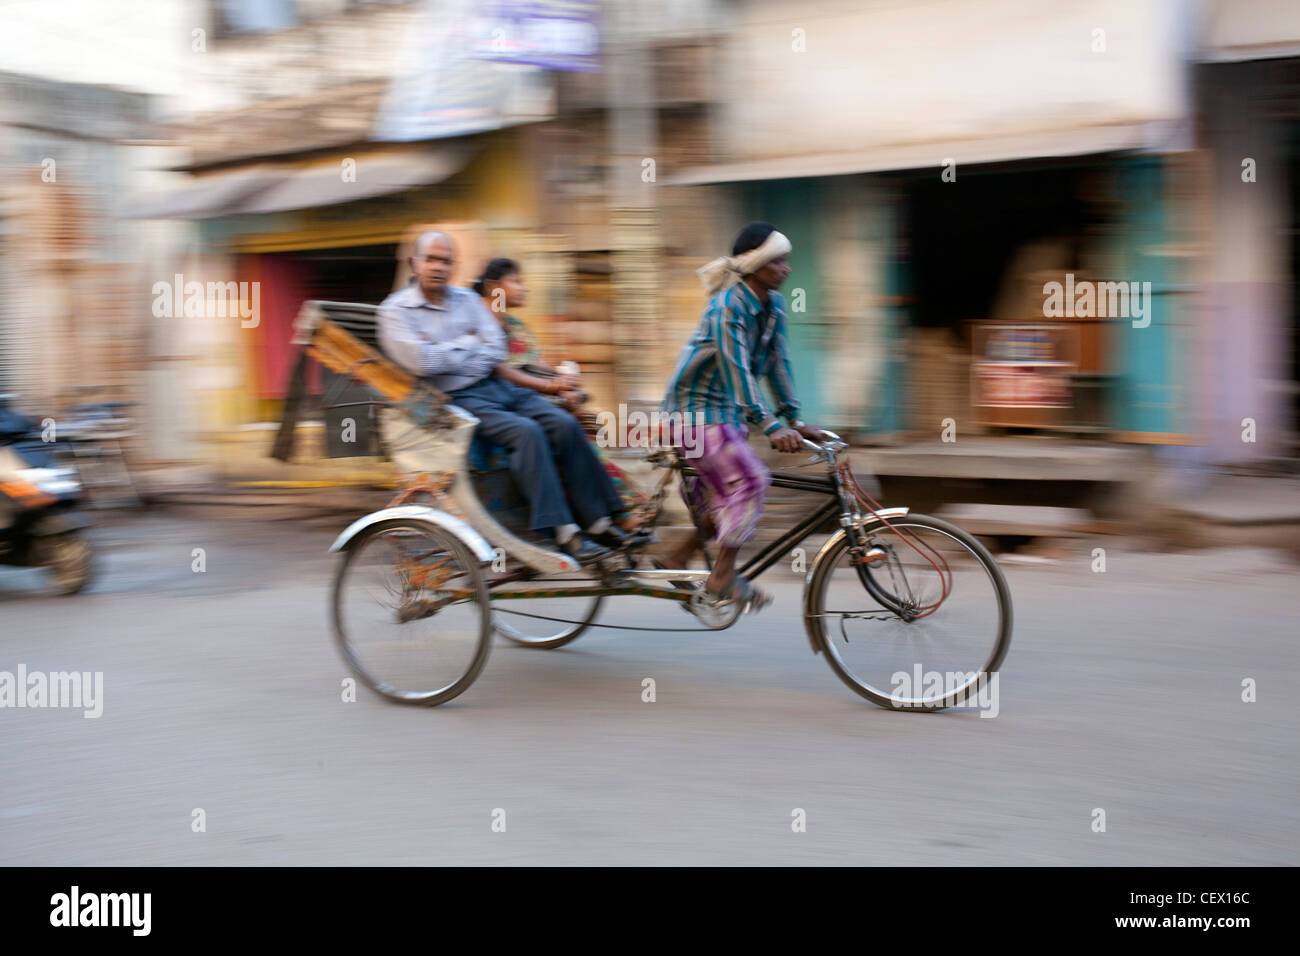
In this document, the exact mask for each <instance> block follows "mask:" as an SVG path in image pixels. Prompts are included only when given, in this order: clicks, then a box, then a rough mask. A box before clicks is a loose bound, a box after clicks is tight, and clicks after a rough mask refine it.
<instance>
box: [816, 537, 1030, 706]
mask: <svg viewBox="0 0 1300 956" xmlns="http://www.w3.org/2000/svg"><path fill="white" fill-rule="evenodd" d="M890 525H891V526H892V527H887V526H885V525H883V524H877V525H873V526H871V527H870V529H869V533H868V539H869V545H870V547H871V548H874V549H877V551H876V554H877V555H878V556H879V555H883V557H882V558H879V560H877V561H874V562H872V563H870V564H864V563H862V561H861V560H860V556H859V555H858V554H855V553H854V549H853V548H852V547H851V542H850V540H849V538H848V536H847V535H845V534H843V533H841V534H840V535H839V536H838V537H837V538H836V539H834V540H833V541H832V542H831V545H830V547H829V549H828V550H826V551H825V552H824V553H823V554H822V555H821V557H820V558H819V559H818V562H817V564H816V565H815V566H814V567H813V571H812V575H811V578H810V580H809V584H808V595H807V600H806V612H805V613H806V617H805V621H806V623H807V625H808V633H809V636H810V637H811V638H812V640H813V642H814V644H815V646H816V647H817V648H818V649H819V650H820V651H821V652H823V653H824V654H825V656H826V662H827V663H828V664H830V666H831V669H832V670H834V671H835V673H836V674H838V675H839V677H840V679H841V680H843V681H844V683H846V684H847V685H848V686H849V687H851V688H852V689H853V690H854V691H855V692H856V693H858V694H860V695H861V696H863V697H865V698H867V700H869V701H871V702H872V703H874V704H878V705H879V706H881V707H887V708H890V709H893V710H921V711H931V710H941V709H943V708H945V707H953V706H971V707H976V706H979V707H982V708H985V709H986V710H987V709H992V710H993V712H995V713H996V706H997V704H996V700H993V699H992V698H993V696H994V695H996V693H997V681H996V679H994V677H993V675H994V674H996V672H997V670H998V668H999V667H1000V666H1001V664H1002V661H1003V659H1004V658H1005V657H1006V654H1007V650H1008V649H1009V648H1010V646H1011V626H1012V611H1011V592H1010V590H1009V588H1008V587H1007V582H1006V578H1005V577H1004V576H1003V574H1002V570H1001V568H999V567H998V563H997V561H995V560H994V558H993V556H992V555H991V554H989V552H988V549H987V548H985V547H984V545H982V544H980V542H979V541H978V540H976V539H975V538H974V537H973V536H972V535H970V534H968V533H967V532H965V531H963V530H962V529H960V528H958V527H956V526H955V525H951V524H949V523H948V522H946V521H941V520H940V519H938V518H932V517H930V516H928V515H919V514H913V515H907V516H906V517H902V518H897V519H891V521H890Z"/></svg>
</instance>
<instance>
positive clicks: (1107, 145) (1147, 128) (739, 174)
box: [668, 123, 1190, 186]
mask: <svg viewBox="0 0 1300 956" xmlns="http://www.w3.org/2000/svg"><path fill="white" fill-rule="evenodd" d="M1189 135H1190V131H1189V130H1187V129H1185V128H1184V127H1183V126H1182V125H1181V124H1165V123H1134V124H1117V125H1110V126H1093V127H1084V128H1082V129H1062V130H1045V131H1038V132H1034V133H1028V134H1022V135H1017V136H1006V137H998V138H985V139H978V140H966V141H953V140H948V141H945V142H943V143H919V144H907V145H900V146H884V147H880V148H877V149H872V150H866V151H863V152H856V153H824V154H821V155H817V156H782V157H778V158H775V159H760V160H751V161H748V162H738V163H720V164H717V165H713V166H698V167H695V168H693V169H687V170H684V171H683V172H681V173H679V174H677V175H676V176H670V177H669V178H668V185H669V186H700V185H705V184H708V183H729V182H748V181H750V180H762V179H797V178H801V177H808V176H845V175H850V174H853V173H879V172H888V171H890V170H901V169H922V168H926V167H933V168H935V169H938V168H939V167H940V166H941V165H942V163H943V162H944V160H945V159H946V158H948V157H953V158H955V159H956V160H957V162H958V175H960V168H961V166H965V165H975V164H980V163H997V162H1009V161H1011V160H1019V159H1030V158H1046V157H1057V156H1086V155H1089V154H1092V153H1109V152H1116V151H1120V150H1159V151H1164V150H1180V149H1187V148H1188V147H1189V142H1190V141H1189V139H1188V136H1189Z"/></svg>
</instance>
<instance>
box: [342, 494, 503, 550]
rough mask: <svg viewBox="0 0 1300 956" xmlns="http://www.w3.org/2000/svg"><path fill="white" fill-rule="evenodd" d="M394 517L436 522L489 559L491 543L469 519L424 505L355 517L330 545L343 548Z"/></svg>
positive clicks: (385, 509)
mask: <svg viewBox="0 0 1300 956" xmlns="http://www.w3.org/2000/svg"><path fill="white" fill-rule="evenodd" d="M394 518H403V519H405V520H407V521H425V522H428V523H429V524H433V525H437V526H438V527H440V528H442V529H443V530H444V531H448V532H450V533H451V534H453V535H455V536H456V537H457V538H459V539H460V540H461V541H462V542H464V544H465V546H466V547H468V548H469V549H470V551H472V552H473V553H474V556H475V557H476V558H478V559H479V560H480V561H483V562H485V563H486V562H488V561H491V560H492V558H493V555H494V554H495V552H494V551H493V550H492V545H490V544H488V543H487V539H486V538H484V537H483V536H482V535H481V534H479V533H478V532H477V531H475V530H474V529H473V528H472V527H470V525H469V523H468V522H466V521H464V520H462V519H460V518H457V517H456V516H455V515H453V514H448V513H447V512H445V511H439V510H438V509H437V508H430V507H428V506H426V505H399V506H398V507H396V508H384V509H382V510H380V511H373V512H371V513H370V514H368V515H365V516H364V517H361V518H358V519H357V520H356V521H354V522H352V524H350V525H348V526H347V528H345V529H344V531H343V533H342V534H340V535H339V536H338V537H337V538H335V539H334V543H333V544H332V545H330V550H331V551H342V550H343V549H344V548H346V547H347V546H348V545H349V544H350V543H351V542H352V540H353V539H354V538H355V537H356V536H357V535H359V534H360V533H361V532H362V531H364V530H366V529H367V528H369V527H371V526H373V525H377V524H379V523H380V522H381V521H392V520H393V519H394Z"/></svg>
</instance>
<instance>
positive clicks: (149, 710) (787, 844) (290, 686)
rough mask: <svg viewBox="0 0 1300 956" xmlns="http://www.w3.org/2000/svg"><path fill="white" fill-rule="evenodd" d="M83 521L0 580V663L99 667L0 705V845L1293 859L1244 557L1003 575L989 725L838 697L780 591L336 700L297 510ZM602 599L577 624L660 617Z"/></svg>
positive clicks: (1275, 600) (1266, 643)
mask: <svg viewBox="0 0 1300 956" xmlns="http://www.w3.org/2000/svg"><path fill="white" fill-rule="evenodd" d="M99 534H100V539H101V542H102V543H103V546H104V549H105V550H104V563H105V569H106V570H105V574H104V575H103V577H102V579H101V580H100V582H99V584H98V585H97V586H96V588H95V590H94V591H93V592H92V593H90V594H87V595H84V596H82V597H79V598H70V599H66V598H65V599H51V598H43V597H39V596H36V595H34V594H32V593H31V592H29V591H28V590H27V585H28V584H29V583H30V582H29V578H30V577H31V575H30V573H29V572H21V571H6V572H0V671H5V670H7V671H10V672H16V670H17V667H18V665H19V664H23V665H25V666H26V667H27V669H28V670H29V671H37V670H41V671H57V670H68V669H77V670H88V671H103V672H104V680H105V687H104V695H103V696H104V701H103V715H102V716H101V717H100V718H98V719H85V718H83V716H82V714H81V712H80V711H69V710H52V709H46V710H40V709H0V724H2V726H0V740H2V741H3V743H2V744H0V780H3V784H2V785H0V863H7V864H51V865H53V864H58V865H64V864H237V863H246V864H275V863H285V864H289V863H293V864H349V863H401V864H423V863H441V864H447V863H452V864H476V863H480V864H481V863H489V864H490V863H554V864H570V863H611V864H621V863H629V864H667V863H722V864H750V863H770V864H780V863H796V864H828V863H829V864H842V863H848V864H876V865H900V866H901V865H909V864H981V865H983V864H1038V863H1041V864H1144V865H1145V864H1206V863H1218V864H1295V863H1297V862H1300V852H1297V851H1298V842H1300V841H1298V840H1297V833H1298V831H1300V823H1298V820H1297V816H1298V815H1297V811H1296V793H1297V790H1298V789H1300V788H1298V786H1297V785H1298V784H1300V771H1298V770H1297V767H1298V766H1300V763H1298V762H1297V760H1296V739H1297V734H1296V730H1297V724H1298V723H1300V720H1298V719H1297V716H1296V714H1297V709H1296V706H1295V701H1294V698H1293V696H1292V694H1291V693H1290V689H1291V688H1294V687H1295V686H1296V685H1297V679H1296V678H1297V676H1298V675H1297V663H1296V661H1297V654H1296V648H1295V640H1296V624H1295V622H1296V608H1297V599H1296V593H1295V568H1294V567H1293V566H1288V565H1286V564H1283V563H1281V562H1280V561H1279V559H1277V558H1275V557H1274V556H1273V554H1272V553H1270V552H1265V551H1220V552H1214V553H1202V554H1197V555H1147V554H1140V553H1136V552H1123V551H1118V550H1115V549H1114V548H1112V550H1111V553H1110V554H1109V555H1108V570H1107V572H1106V573H1105V574H1094V573H1092V572H1091V571H1090V569H1089V558H1088V555H1087V553H1086V551H1081V552H1079V553H1078V554H1077V555H1073V556H1071V557H1069V558H1068V559H1067V560H1065V561H1064V562H1062V563H1061V564H1058V565H1054V566H1042V567H1009V568H1008V576H1009V578H1010V581H1011V586H1012V591H1013V594H1014V596H1015V599H1016V611H1017V626H1016V634H1015V639H1014V643H1013V647H1012V651H1011V655H1010V657H1009V658H1008V660H1007V662H1006V665H1005V667H1004V670H1003V673H1002V678H1001V685H1000V691H1001V694H1000V697H1001V700H1000V714H999V716H998V717H997V718H996V719H992V720H989V719H982V718H980V717H978V716H977V714H976V713H974V712H971V711H965V712H948V713H944V714H936V715H919V714H898V713H891V712H887V711H884V710H880V709H877V708H875V707H873V706H871V705H870V704H867V703H866V702H864V701H862V700H861V699H859V698H857V697H856V696H854V695H853V694H851V693H850V692H849V691H848V689H847V688H845V687H844V686H843V685H842V684H840V682H839V681H838V680H837V679H836V678H835V676H834V675H833V674H832V673H831V671H830V669H829V668H828V667H827V666H826V665H825V664H824V663H823V662H822V661H821V660H820V659H819V658H817V657H814V656H813V655H812V654H811V653H810V651H809V649H808V645H807V642H806V640H805V638H804V636H803V629H802V624H801V622H800V620H799V617H798V606H799V602H798V585H797V582H796V580H795V579H794V577H793V576H791V577H788V578H786V579H784V580H781V581H779V582H778V583H777V587H776V590H777V591H778V592H779V595H778V599H777V604H776V605H775V606H774V607H772V608H770V609H768V610H767V611H766V612H764V613H763V614H762V615H760V616H758V617H754V618H750V619H747V621H746V622H745V624H744V626H743V627H737V628H734V629H732V630H730V631H726V632H721V633H718V634H714V635H691V634H646V633H632V632H617V631H606V632H601V631H596V632H592V633H590V634H589V635H586V636H584V637H582V638H581V639H579V640H578V641H577V642H575V643H574V644H573V645H571V646H570V647H569V648H566V649H564V650H562V651H549V652H548V651H535V650H528V649H522V648H516V647H513V646H508V645H505V644H504V643H499V644H498V645H497V646H496V647H495V648H494V650H493V653H492V657H491V659H490V660H489V662H488V666H487V669H486V670H485V672H484V674H483V675H482V677H480V679H479V681H478V682H477V683H476V684H475V685H474V686H473V687H472V688H471V689H470V690H469V691H468V692H467V693H466V694H464V695H463V696H462V697H460V698H459V699H457V700H456V701H454V702H453V703H451V704H449V705H447V706H445V707H440V708H434V709H431V710H426V709H418V708H404V707H399V706H395V705H391V704H388V703H385V702H383V701H381V700H379V699H377V698H375V697H373V696H371V695H369V694H368V693H367V692H365V691H364V690H363V691H362V692H361V696H360V697H359V699H358V700H357V701H356V702H354V703H344V702H343V701H342V700H341V695H340V681H341V679H342V678H343V677H344V676H346V674H345V672H344V670H343V668H342V666H341V664H340V661H339V660H338V659H337V657H336V655H335V652H334V650H333V648H332V646H331V644H330V641H329V639H328V632H327V620H326V596H327V582H328V573H329V571H330V570H331V568H332V564H333V561H332V558H331V557H330V556H328V555H327V554H325V548H326V547H327V545H328V542H329V540H330V537H331V533H330V532H329V531H327V530H325V529H324V527H321V528H317V529H310V528H303V527H302V526H298V525H287V524H277V523H260V524H255V523H251V522H246V521H223V522H220V523H211V522H209V523H203V522H200V521H199V520H196V519H195V518H193V517H188V516H175V515H173V516H167V515H161V516H147V517H142V518H137V519H133V520H131V521H129V522H126V523H118V524H116V525H114V526H112V527H108V528H105V529H102V530H101V531H100V532H99ZM200 547H201V548H204V549H205V552H206V562H207V571H206V572H205V573H203V574H195V573H193V572H192V570H191V562H192V558H191V554H192V549H194V548H200ZM623 600H624V601H625V602H626V603H625V604H624V605H623V606H622V607H621V608H616V609H615V610H614V611H613V612H612V613H611V614H609V615H608V616H607V617H605V618H604V619H605V620H609V621H611V622H616V623H645V622H647V621H650V620H651V619H652V618H651V615H652V614H660V615H661V614H662V610H661V608H660V607H659V605H657V604H655V603H653V602H648V601H645V600H639V599H623ZM645 677H653V678H654V679H655V681H656V683H657V700H656V701H655V702H654V703H644V702H642V699H641V681H642V679H643V678H645ZM1244 678H1254V679H1255V680H1256V681H1257V682H1258V701H1257V702H1255V703H1243V702H1242V700H1241V694H1242V689H1241V683H1242V680H1243V679H1244ZM195 808H202V809H203V811H204V813H205V816H206V832H201V833H196V832H193V831H192V828H191V820H192V812H193V810H194V809H195ZM496 808H502V809H504V810H505V811H506V818H505V819H506V830H505V832H493V830H492V814H493V811H494V809H496ZM795 808H800V809H803V810H804V811H805V812H806V818H807V829H806V832H802V833H797V832H793V830H792V827H791V821H792V811H793V810H794V809H795ZM1095 808H1101V809H1103V810H1104V811H1105V814H1106V830H1105V832H1104V833H1098V832H1094V831H1093V828H1092V824H1093V820H1094V814H1093V811H1094V809H1095Z"/></svg>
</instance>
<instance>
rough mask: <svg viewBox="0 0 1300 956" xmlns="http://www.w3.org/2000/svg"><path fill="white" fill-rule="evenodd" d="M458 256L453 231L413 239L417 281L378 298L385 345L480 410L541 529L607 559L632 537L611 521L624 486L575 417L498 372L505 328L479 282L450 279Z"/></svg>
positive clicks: (579, 551) (577, 554)
mask: <svg viewBox="0 0 1300 956" xmlns="http://www.w3.org/2000/svg"><path fill="white" fill-rule="evenodd" d="M455 261H456V245H455V243H454V242H453V241H452V239H451V237H450V236H448V235H446V234H445V233H441V232H426V233H424V234H423V235H421V236H420V237H419V238H418V239H417V240H416V241H415V245H414V247H413V250H412V255H411V258H410V265H411V273H412V277H411V282H410V284H409V285H407V287H406V288H404V289H401V290H399V291H397V292H394V293H393V294H392V295H390V296H389V297H388V298H386V299H385V300H384V301H383V302H382V303H381V304H380V307H379V344H380V347H381V348H382V349H383V350H384V353H385V354H386V355H388V357H389V358H391V359H392V360H393V361H395V362H397V363H398V364H399V365H401V366H402V367H403V368H405V369H407V370H408V371H410V372H411V373H412V374H414V375H417V376H419V377H420V378H421V379H423V380H424V381H426V382H428V383H429V384H430V385H432V386H434V387H435V388H438V389H441V390H442V391H444V392H446V393H447V394H448V395H450V396H451V399H452V402H453V403H454V404H456V405H459V406H460V407H461V408H463V409H465V410H466V411H467V412H469V413H470V414H472V415H473V416H474V417H475V418H477V419H478V420H479V426H478V432H477V434H479V435H481V436H483V437H484V438H486V439H487V440H489V441H491V442H493V443H494V444H497V445H502V446H504V447H505V448H506V449H507V450H508V451H509V453H510V471H511V474H512V475H513V477H514V480H515V483H516V484H517V485H518V486H519V489H520V491H521V492H522V493H523V495H524V497H525V498H526V499H527V500H528V504H529V512H530V514H529V527H530V528H531V529H532V530H533V531H534V532H536V533H537V535H538V536H539V537H541V538H543V539H549V540H551V541H553V542H554V544H555V546H558V547H559V549H560V550H561V551H563V552H565V553H566V554H568V555H570V556H572V557H574V558H576V559H577V560H578V561H580V562H582V563H584V564H586V563H590V562H592V561H596V560H599V559H600V558H602V557H604V556H605V555H607V554H608V553H609V550H608V547H606V546H609V547H616V546H618V545H621V544H622V543H623V542H624V540H625V536H624V535H623V533H622V532H621V531H620V530H619V529H618V527H616V526H615V525H613V524H612V522H611V521H610V515H611V514H614V513H616V512H618V511H619V510H620V509H622V507H623V502H622V500H621V499H620V498H619V495H618V491H617V490H616V489H615V488H614V485H613V482H611V481H610V478H609V475H608V474H607V473H606V472H605V468H604V466H603V465H602V464H601V463H600V460H599V459H598V458H597V457H596V454H595V452H594V451H593V450H592V447H591V445H590V443H589V442H588V441H587V437H586V435H585V434H583V431H582V426H581V425H580V424H579V423H578V420H577V419H576V418H574V417H573V416H572V415H571V414H569V413H568V412H566V411H564V410H563V409H561V408H557V407H556V406H555V405H552V404H551V403H550V402H548V401H546V399H544V398H542V396H541V395H539V394H538V393H537V392H534V391H532V390H530V389H526V388H520V387H519V386H517V385H513V384H511V383H510V382H507V381H505V380H504V379H502V378H498V377H497V376H496V375H494V374H493V372H494V370H495V369H496V367H497V366H498V365H500V364H502V363H503V362H505V360H506V339H505V333H504V332H502V330H501V325H500V324H499V323H498V322H497V321H496V319H494V318H493V317H492V314H491V313H490V312H489V311H488V310H487V308H486V307H485V306H484V305H483V301H482V299H480V298H479V296H477V295H475V294H474V292H473V290H472V289H466V288H461V287H459V286H452V285H448V281H449V280H450V278H451V273H452V267H453V266H454V265H455ZM566 487H567V488H568V489H569V490H570V492H571V493H570V495H569V498H570V499H571V500H572V502H573V504H572V507H570V504H569V502H568V501H567V500H566V498H565V494H564V489H565V488H566ZM583 529H585V531H586V533H585V534H584V533H583Z"/></svg>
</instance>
